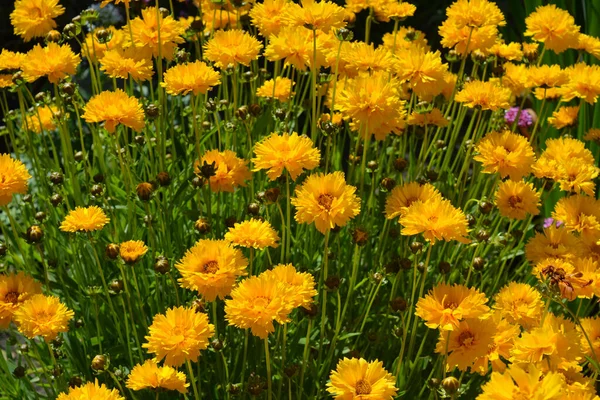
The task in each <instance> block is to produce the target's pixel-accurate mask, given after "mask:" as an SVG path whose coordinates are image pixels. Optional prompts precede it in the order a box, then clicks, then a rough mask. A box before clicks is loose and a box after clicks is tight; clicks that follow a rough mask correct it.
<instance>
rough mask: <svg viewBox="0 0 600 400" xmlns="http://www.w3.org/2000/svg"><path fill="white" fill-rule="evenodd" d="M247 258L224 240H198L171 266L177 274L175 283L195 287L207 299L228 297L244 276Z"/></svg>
mask: <svg viewBox="0 0 600 400" xmlns="http://www.w3.org/2000/svg"><path fill="white" fill-rule="evenodd" d="M247 266H248V260H246V258H245V257H244V255H243V254H242V252H241V251H240V250H238V249H236V248H235V247H233V245H232V244H231V243H229V242H226V241H225V240H212V239H209V240H199V241H197V242H196V244H194V246H193V247H192V248H190V249H189V250H187V251H186V253H185V255H184V256H183V258H182V259H181V260H179V261H178V262H177V263H176V264H175V268H177V270H178V271H179V273H181V278H180V279H179V284H180V285H181V287H183V288H185V289H190V290H195V291H197V292H198V293H199V294H201V295H202V296H203V297H204V298H205V299H206V300H207V301H214V300H215V299H216V298H217V296H218V297H219V298H221V299H224V298H225V296H228V295H229V293H230V292H231V289H232V288H233V285H234V284H235V281H236V279H237V278H238V277H239V276H245V275H246V274H247V273H246V267H247Z"/></svg>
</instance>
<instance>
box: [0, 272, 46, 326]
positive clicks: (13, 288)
mask: <svg viewBox="0 0 600 400" xmlns="http://www.w3.org/2000/svg"><path fill="white" fill-rule="evenodd" d="M40 293H42V285H41V284H40V283H38V282H36V281H35V280H34V279H33V278H32V277H31V276H29V275H25V273H23V272H19V273H16V274H15V273H11V274H8V275H4V274H2V275H0V329H8V326H9V325H10V321H12V318H13V315H14V313H15V312H16V311H17V310H18V309H19V307H21V305H22V304H23V303H24V302H26V301H27V300H29V299H30V298H31V297H33V296H35V295H36V294H40Z"/></svg>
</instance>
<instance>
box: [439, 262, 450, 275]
mask: <svg viewBox="0 0 600 400" xmlns="http://www.w3.org/2000/svg"><path fill="white" fill-rule="evenodd" d="M438 268H439V270H440V272H441V273H442V274H447V273H448V272H450V269H451V268H452V266H451V265H450V263H449V262H448V261H441V262H440V263H439V265H438Z"/></svg>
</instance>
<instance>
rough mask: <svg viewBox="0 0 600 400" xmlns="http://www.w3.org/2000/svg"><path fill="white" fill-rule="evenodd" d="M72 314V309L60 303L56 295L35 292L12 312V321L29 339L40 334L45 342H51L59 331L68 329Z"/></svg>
mask: <svg viewBox="0 0 600 400" xmlns="http://www.w3.org/2000/svg"><path fill="white" fill-rule="evenodd" d="M73 315H74V313H73V311H71V310H69V309H68V308H67V307H66V306H65V305H64V304H62V303H61V302H60V299H59V298H58V297H54V296H44V295H43V294H36V295H33V296H32V297H31V298H30V299H29V300H27V301H25V302H24V303H23V304H21V306H20V307H19V308H18V309H17V310H16V311H15V312H14V314H13V321H14V322H15V323H16V324H17V327H18V328H19V332H21V333H22V334H23V335H25V336H27V337H28V338H29V339H33V338H35V337H36V336H41V337H43V338H44V340H45V341H46V342H51V341H53V340H54V339H56V337H57V336H58V334H59V333H61V332H67V331H68V330H69V321H70V320H71V319H73Z"/></svg>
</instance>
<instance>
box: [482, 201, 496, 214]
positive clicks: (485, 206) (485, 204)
mask: <svg viewBox="0 0 600 400" xmlns="http://www.w3.org/2000/svg"><path fill="white" fill-rule="evenodd" d="M493 208H494V205H493V204H492V203H490V202H489V201H481V202H479V212H480V213H482V214H489V213H490V212H491V211H492V209H493Z"/></svg>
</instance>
